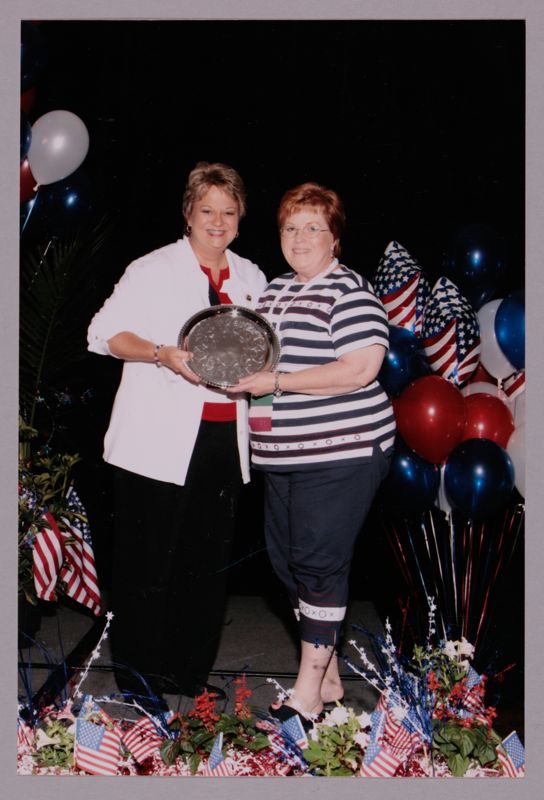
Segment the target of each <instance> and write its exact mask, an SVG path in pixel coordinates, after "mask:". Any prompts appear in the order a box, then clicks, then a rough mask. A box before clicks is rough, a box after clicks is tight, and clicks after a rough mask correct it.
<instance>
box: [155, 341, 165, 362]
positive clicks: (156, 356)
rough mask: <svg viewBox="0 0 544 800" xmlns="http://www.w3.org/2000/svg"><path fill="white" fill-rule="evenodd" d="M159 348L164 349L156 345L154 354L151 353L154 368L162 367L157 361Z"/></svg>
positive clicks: (160, 345) (161, 345)
mask: <svg viewBox="0 0 544 800" xmlns="http://www.w3.org/2000/svg"><path fill="white" fill-rule="evenodd" d="M161 347H164V345H163V344H156V345H155V352H154V353H153V361H154V362H155V366H156V367H162V364H161V362H160V361H159V350H160V349H161Z"/></svg>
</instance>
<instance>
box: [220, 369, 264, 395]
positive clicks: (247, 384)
mask: <svg viewBox="0 0 544 800" xmlns="http://www.w3.org/2000/svg"><path fill="white" fill-rule="evenodd" d="M273 391H274V373H273V372H254V373H253V375H246V377H245V378H240V380H239V381H238V383H237V384H236V386H231V387H229V392H249V393H250V394H252V395H254V396H255V397H261V396H262V395H263V394H272V392H273Z"/></svg>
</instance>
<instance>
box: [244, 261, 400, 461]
mask: <svg viewBox="0 0 544 800" xmlns="http://www.w3.org/2000/svg"><path fill="white" fill-rule="evenodd" d="M293 278H294V276H293V273H287V274H285V275H280V276H279V277H278V278H275V279H274V280H273V281H272V282H271V283H270V284H269V285H268V287H267V288H266V290H265V292H264V294H263V295H262V296H261V298H260V299H259V302H258V305H257V311H259V313H261V314H262V315H263V316H264V317H266V318H267V320H268V321H269V322H270V323H271V324H272V325H273V326H274V327H275V329H276V333H277V334H278V336H279V338H280V343H281V355H280V361H279V364H278V367H277V369H278V370H279V371H280V372H296V371H298V370H302V369H306V368H308V367H315V366H319V365H321V364H328V363H331V362H333V361H336V360H337V359H338V358H339V357H340V356H342V355H344V354H346V353H349V352H352V351H354V350H358V349H360V348H362V347H368V346H370V345H374V344H381V345H383V346H384V347H385V348H386V349H387V347H388V324H387V315H386V312H385V310H384V307H383V305H382V303H381V300H379V298H377V297H376V295H375V294H374V291H373V289H372V286H371V285H370V283H369V282H368V281H367V280H366V279H365V278H363V277H362V276H361V275H359V274H358V273H356V272H354V271H353V270H350V269H348V268H347V267H345V266H343V265H339V266H338V267H337V268H336V269H334V270H333V271H332V272H329V273H328V274H325V275H324V276H323V277H322V278H318V279H317V280H316V281H312V282H311V285H309V284H305V283H298V282H296V281H294V280H293ZM254 411H255V413H257V411H256V407H254ZM251 416H252V410H251V408H250V441H251V450H252V458H253V464H254V466H255V467H256V468H260V469H266V470H280V471H283V470H292V469H308V468H312V467H314V468H316V467H318V466H323V464H324V463H327V465H332V464H346V465H347V463H348V462H350V463H353V462H354V461H367V460H369V459H370V457H371V455H372V450H373V448H374V446H376V445H378V446H379V447H381V449H382V450H383V451H384V452H388V451H389V450H390V449H391V448H392V447H393V442H394V438H395V418H394V414H393V409H392V406H391V403H390V401H389V398H388V397H387V394H386V393H385V392H384V390H383V389H382V387H381V386H380V384H379V383H378V381H373V382H372V383H370V384H369V385H368V386H365V387H362V388H360V389H356V390H354V391H352V392H348V393H346V394H340V395H327V396H323V395H320V396H317V395H309V394H302V393H299V392H284V393H283V394H282V395H281V397H274V398H273V405H272V429H271V430H269V431H267V430H251Z"/></svg>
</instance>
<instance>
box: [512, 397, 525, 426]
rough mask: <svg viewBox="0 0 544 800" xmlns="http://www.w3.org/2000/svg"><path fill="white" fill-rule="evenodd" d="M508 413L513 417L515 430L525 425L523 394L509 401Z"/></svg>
mask: <svg viewBox="0 0 544 800" xmlns="http://www.w3.org/2000/svg"><path fill="white" fill-rule="evenodd" d="M510 411H511V412H512V416H513V417H514V424H515V426H516V428H519V426H520V425H524V424H525V392H524V391H523V392H521V394H518V396H517V397H514V399H513V400H510Z"/></svg>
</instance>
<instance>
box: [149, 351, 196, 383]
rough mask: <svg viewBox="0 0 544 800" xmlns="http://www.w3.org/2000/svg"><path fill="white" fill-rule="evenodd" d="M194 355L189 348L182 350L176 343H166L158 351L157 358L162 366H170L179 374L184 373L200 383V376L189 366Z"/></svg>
mask: <svg viewBox="0 0 544 800" xmlns="http://www.w3.org/2000/svg"><path fill="white" fill-rule="evenodd" d="M192 357H193V354H192V353H190V352H189V351H188V350H180V348H179V347H176V346H175V345H166V344H165V345H163V346H162V347H161V348H159V350H158V351H157V358H158V360H159V363H160V364H161V365H162V366H164V367H168V369H171V370H172V372H175V373H176V374H178V375H182V376H183V377H184V378H185V379H186V380H188V381H190V382H191V383H195V384H198V383H200V378H199V377H198V375H195V373H194V372H193V371H192V370H191V369H190V367H189V366H188V362H189V361H190V360H191V359H192Z"/></svg>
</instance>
